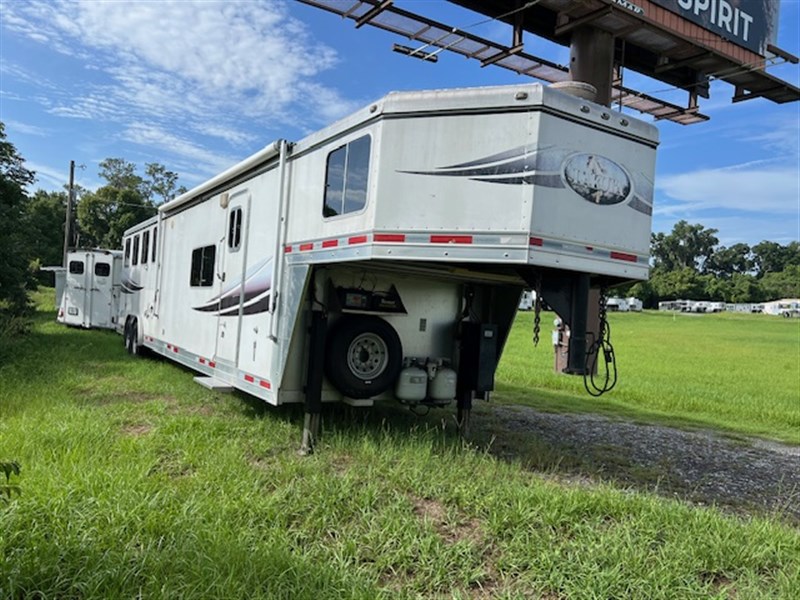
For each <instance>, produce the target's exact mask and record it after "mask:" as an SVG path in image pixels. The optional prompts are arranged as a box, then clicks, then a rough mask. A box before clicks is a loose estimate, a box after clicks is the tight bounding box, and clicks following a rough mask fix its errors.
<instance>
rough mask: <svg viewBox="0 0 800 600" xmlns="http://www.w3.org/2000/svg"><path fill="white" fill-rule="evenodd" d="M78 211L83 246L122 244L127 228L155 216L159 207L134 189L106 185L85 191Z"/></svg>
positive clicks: (103, 246)
mask: <svg viewBox="0 0 800 600" xmlns="http://www.w3.org/2000/svg"><path fill="white" fill-rule="evenodd" d="M77 212H78V224H79V227H80V245H81V246H85V247H96V248H120V247H121V244H122V234H123V233H124V232H125V230H126V229H128V228H129V227H133V226H134V225H136V224H137V223H140V222H141V221H144V220H145V219H148V218H149V217H152V216H153V215H154V214H155V213H156V209H155V207H154V206H153V205H152V204H151V203H150V202H148V201H146V200H145V199H144V198H142V196H141V194H140V193H139V192H138V191H137V190H135V189H118V188H115V187H112V186H110V185H107V186H104V187H101V188H100V189H99V190H97V191H96V192H88V193H86V194H85V195H84V197H83V198H82V199H81V201H80V203H79V204H78V210H77Z"/></svg>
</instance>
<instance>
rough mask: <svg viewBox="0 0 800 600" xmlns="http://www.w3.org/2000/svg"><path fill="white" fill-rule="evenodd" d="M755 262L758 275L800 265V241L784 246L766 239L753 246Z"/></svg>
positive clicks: (761, 275)
mask: <svg viewBox="0 0 800 600" xmlns="http://www.w3.org/2000/svg"><path fill="white" fill-rule="evenodd" d="M753 263H754V267H755V269H756V272H757V275H758V277H764V276H765V275H766V274H767V273H780V272H781V271H783V270H784V269H785V268H786V267H787V266H788V265H800V243H798V242H790V243H789V244H788V245H786V246H782V245H781V244H778V243H777V242H769V241H767V240H764V241H763V242H761V243H758V244H756V245H755V246H753Z"/></svg>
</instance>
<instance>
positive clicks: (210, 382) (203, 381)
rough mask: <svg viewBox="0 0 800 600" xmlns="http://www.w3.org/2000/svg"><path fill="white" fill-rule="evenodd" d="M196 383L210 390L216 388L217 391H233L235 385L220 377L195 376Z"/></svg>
mask: <svg viewBox="0 0 800 600" xmlns="http://www.w3.org/2000/svg"><path fill="white" fill-rule="evenodd" d="M194 381H195V383H199V384H200V385H202V386H203V387H204V388H207V389H209V390H214V391H215V392H232V391H233V386H232V385H230V384H227V383H225V382H224V381H220V380H219V379H214V378H213V377H195V378H194Z"/></svg>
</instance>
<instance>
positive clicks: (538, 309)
mask: <svg viewBox="0 0 800 600" xmlns="http://www.w3.org/2000/svg"><path fill="white" fill-rule="evenodd" d="M533 293H534V294H536V298H535V299H534V301H533V345H534V347H535V346H538V345H539V331H540V330H541V322H542V315H541V313H542V278H541V276H539V277H537V278H536V289H535V290H534V291H533Z"/></svg>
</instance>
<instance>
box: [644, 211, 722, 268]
mask: <svg viewBox="0 0 800 600" xmlns="http://www.w3.org/2000/svg"><path fill="white" fill-rule="evenodd" d="M716 233H717V230H716V229H707V228H705V227H704V226H703V225H700V224H699V223H697V224H695V225H690V224H689V223H688V222H686V221H678V222H677V223H675V226H674V227H673V228H672V232H671V233H669V234H665V233H663V232H659V233H656V234H653V235H652V236H651V239H650V254H651V256H652V257H653V263H654V266H655V267H660V268H662V269H663V270H665V271H676V270H680V269H687V268H688V269H693V270H695V271H698V272H703V271H704V268H705V265H706V263H707V262H708V260H709V259H710V258H711V256H712V255H713V253H714V247H715V246H716V245H717V244H719V240H718V239H717V237H716Z"/></svg>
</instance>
